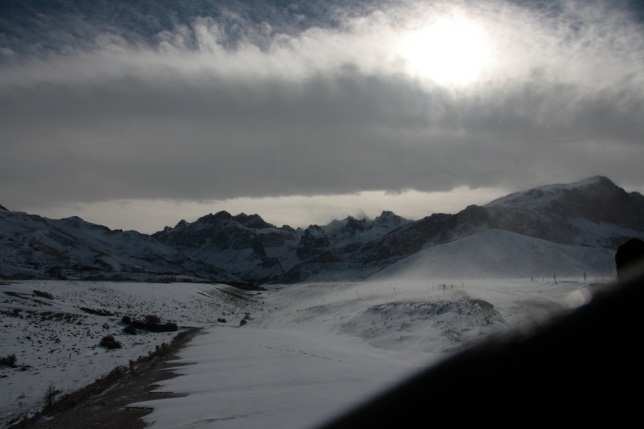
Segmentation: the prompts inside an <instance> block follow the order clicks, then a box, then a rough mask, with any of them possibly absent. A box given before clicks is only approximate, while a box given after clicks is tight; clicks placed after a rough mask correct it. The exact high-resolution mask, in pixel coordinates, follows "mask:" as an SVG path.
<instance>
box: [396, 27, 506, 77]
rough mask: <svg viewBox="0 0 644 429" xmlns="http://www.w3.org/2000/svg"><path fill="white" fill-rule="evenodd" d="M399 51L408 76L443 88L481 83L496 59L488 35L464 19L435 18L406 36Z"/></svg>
mask: <svg viewBox="0 0 644 429" xmlns="http://www.w3.org/2000/svg"><path fill="white" fill-rule="evenodd" d="M397 52H398V55H400V57H401V58H402V60H403V61H404V67H405V69H406V71H407V72H408V73H410V74H412V75H413V76H415V77H418V78H420V79H429V80H431V81H433V82H434V83H436V84H438V85H443V86H459V87H462V86H467V85H469V84H472V83H474V82H476V81H478V80H479V79H480V78H481V76H482V75H483V74H484V72H485V71H487V70H488V69H489V68H490V66H491V65H492V63H493V59H494V49H493V44H492V41H491V39H490V37H489V34H488V33H487V32H486V31H485V29H484V28H483V27H482V26H481V25H480V24H479V23H477V22H476V21H474V20H472V19H469V18H466V17H463V16H444V17H440V18H436V19H434V20H433V21H431V22H429V23H426V24H424V25H423V26H421V27H418V28H415V29H412V30H410V31H408V32H406V33H404V34H403V35H402V37H401V39H400V42H399V45H398V46H397Z"/></svg>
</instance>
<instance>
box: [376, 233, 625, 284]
mask: <svg viewBox="0 0 644 429" xmlns="http://www.w3.org/2000/svg"><path fill="white" fill-rule="evenodd" d="M613 266H614V251H612V250H611V249H606V248H601V247H583V246H573V245H565V244H558V243H553V242H550V241H546V240H541V239H538V238H534V237H528V236H525V235H520V234H516V233H513V232H509V231H503V230H497V229H489V230H485V231H482V232H479V233H476V234H472V235H469V236H467V237H464V238H461V239H458V240H455V241H451V242H449V243H445V244H440V245H436V246H431V247H427V248H425V249H423V250H421V251H420V252H418V253H416V254H414V255H412V256H410V257H408V258H405V259H403V260H401V261H398V262H396V263H395V264H392V265H390V266H388V267H387V268H385V269H383V270H382V271H381V272H379V273H377V274H376V275H375V276H374V277H375V278H386V277H391V276H411V277H416V278H419V277H430V278H431V277H455V278H473V277H524V278H525V277H531V276H540V277H543V276H548V277H552V275H553V274H556V275H558V276H582V275H583V273H587V274H593V275H612V274H613V271H614V270H613Z"/></svg>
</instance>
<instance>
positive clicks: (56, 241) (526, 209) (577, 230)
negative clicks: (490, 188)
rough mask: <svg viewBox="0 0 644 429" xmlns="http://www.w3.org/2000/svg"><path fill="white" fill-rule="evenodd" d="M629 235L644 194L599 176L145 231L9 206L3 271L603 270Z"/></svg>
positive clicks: (343, 273)
mask: <svg viewBox="0 0 644 429" xmlns="http://www.w3.org/2000/svg"><path fill="white" fill-rule="evenodd" d="M630 237H642V238H644V197H643V196H642V195H641V194H639V193H636V192H630V193H629V192H626V191H625V190H624V189H622V188H620V187H619V186H617V185H616V184H614V183H613V182H612V181H611V180H610V179H608V178H606V177H602V176H597V177H591V178H588V179H585V180H582V181H579V182H575V183H570V184H558V185H548V186H543V187H538V188H534V189H530V190H526V191H522V192H516V193H513V194H510V195H507V196H505V197H503V198H499V199H497V200H495V201H492V202H490V203H489V204H487V205H484V206H474V205H472V206H469V207H467V208H465V209H464V210H462V211H460V212H458V213H456V214H440V213H438V214H432V215H430V216H427V217H425V218H422V219H419V220H417V221H410V220H407V219H404V218H402V217H400V216H397V215H395V214H394V213H392V212H390V211H384V212H382V214H381V215H380V216H378V217H376V218H374V219H357V218H353V217H347V218H345V219H341V220H334V221H332V222H331V223H329V224H327V225H321V226H320V225H311V226H309V227H307V228H292V227H290V226H287V225H285V226H281V227H277V226H275V225H272V224H270V223H268V222H266V221H265V220H264V219H262V218H261V217H260V216H259V215H256V214H253V215H247V214H244V213H242V214H239V215H236V216H233V215H231V214H230V213H228V212H225V211H222V212H219V213H215V214H208V215H206V216H203V217H201V218H199V219H197V220H196V221H194V222H187V221H184V220H182V221H180V222H179V223H178V224H177V225H175V226H174V227H166V228H165V229H164V230H162V231H159V232H157V233H155V234H152V235H146V234H141V233H138V232H135V231H121V230H111V229H109V228H107V227H104V226H101V225H96V224H92V223H89V222H86V221H84V220H82V219H80V218H78V217H71V218H66V219H60V220H53V219H47V218H44V217H41V216H37V215H30V214H26V213H21V212H13V211H9V210H6V209H4V208H2V209H1V210H0V277H4V278H43V279H47V278H68V279H112V280H124V279H128V280H148V281H151V280H154V281H175V280H184V281H216V282H225V283H229V284H238V285H259V284H265V283H297V282H302V281H306V280H320V281H326V280H359V279H364V278H367V277H369V276H371V275H374V274H375V273H379V272H381V271H382V270H383V269H385V268H386V267H389V266H391V265H393V264H396V266H411V265H413V266H418V265H419V264H421V261H427V262H426V263H427V264H428V271H427V272H428V273H442V274H445V275H446V274H454V275H456V274H458V275H462V274H463V272H464V270H465V272H469V271H471V272H470V274H471V275H479V274H480V275H498V276H508V275H512V276H531V275H534V274H540V273H549V272H551V271H557V272H559V273H562V274H563V273H564V272H568V271H570V272H574V273H579V272H583V271H587V272H605V271H606V266H607V263H606V261H607V260H608V259H610V258H612V251H613V250H614V249H615V248H616V247H617V246H618V245H619V244H620V243H621V242H623V241H625V240H626V239H627V238H630ZM412 257H413V258H412ZM407 258H412V259H409V260H406V259H407ZM499 261H500V262H499ZM518 261H522V262H521V263H519V262H518ZM553 264H554V265H553ZM474 268H477V269H474ZM393 269H394V268H392V270H393ZM468 270H469V271H468Z"/></svg>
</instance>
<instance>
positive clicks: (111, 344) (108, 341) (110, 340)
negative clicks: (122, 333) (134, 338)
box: [98, 335, 122, 350]
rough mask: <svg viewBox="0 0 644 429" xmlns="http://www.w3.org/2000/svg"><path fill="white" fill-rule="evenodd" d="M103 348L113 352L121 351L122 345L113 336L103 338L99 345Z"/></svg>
mask: <svg viewBox="0 0 644 429" xmlns="http://www.w3.org/2000/svg"><path fill="white" fill-rule="evenodd" d="M98 345H99V346H101V347H105V348H106V349H109V350H113V349H120V348H121V347H122V346H121V343H119V342H118V341H116V340H115V339H114V337H113V336H111V335H108V336H106V337H103V338H102V339H101V342H100V343H99V344H98Z"/></svg>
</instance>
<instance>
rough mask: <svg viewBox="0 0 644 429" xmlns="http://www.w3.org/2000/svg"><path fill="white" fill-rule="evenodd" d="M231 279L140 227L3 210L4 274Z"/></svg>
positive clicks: (0, 261) (0, 259)
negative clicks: (127, 228) (113, 227)
mask: <svg viewBox="0 0 644 429" xmlns="http://www.w3.org/2000/svg"><path fill="white" fill-rule="evenodd" d="M1 277H5V278H75V279H115V280H122V279H131V280H177V279H182V278H183V279H184V280H191V279H198V278H205V279H216V278H221V279H222V280H224V281H225V280H229V279H230V276H228V275H227V274H226V273H223V272H222V271H221V270H220V269H218V268H217V267H214V266H206V265H204V264H202V263H199V262H197V261H194V260H191V259H190V258H186V257H185V255H183V254H181V253H180V252H178V251H177V250H176V249H174V248H173V247H171V246H168V245H165V244H163V243H161V242H159V241H158V240H155V239H153V238H151V237H149V236H147V235H145V234H140V233H138V232H135V231H121V230H110V229H109V228H107V227H104V226H102V225H96V224H92V223H89V222H86V221H84V220H82V219H80V218H78V217H71V218H65V219H60V220H54V219H47V218H44V217H41V216H36V215H30V214H26V213H21V212H10V211H0V278H1Z"/></svg>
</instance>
